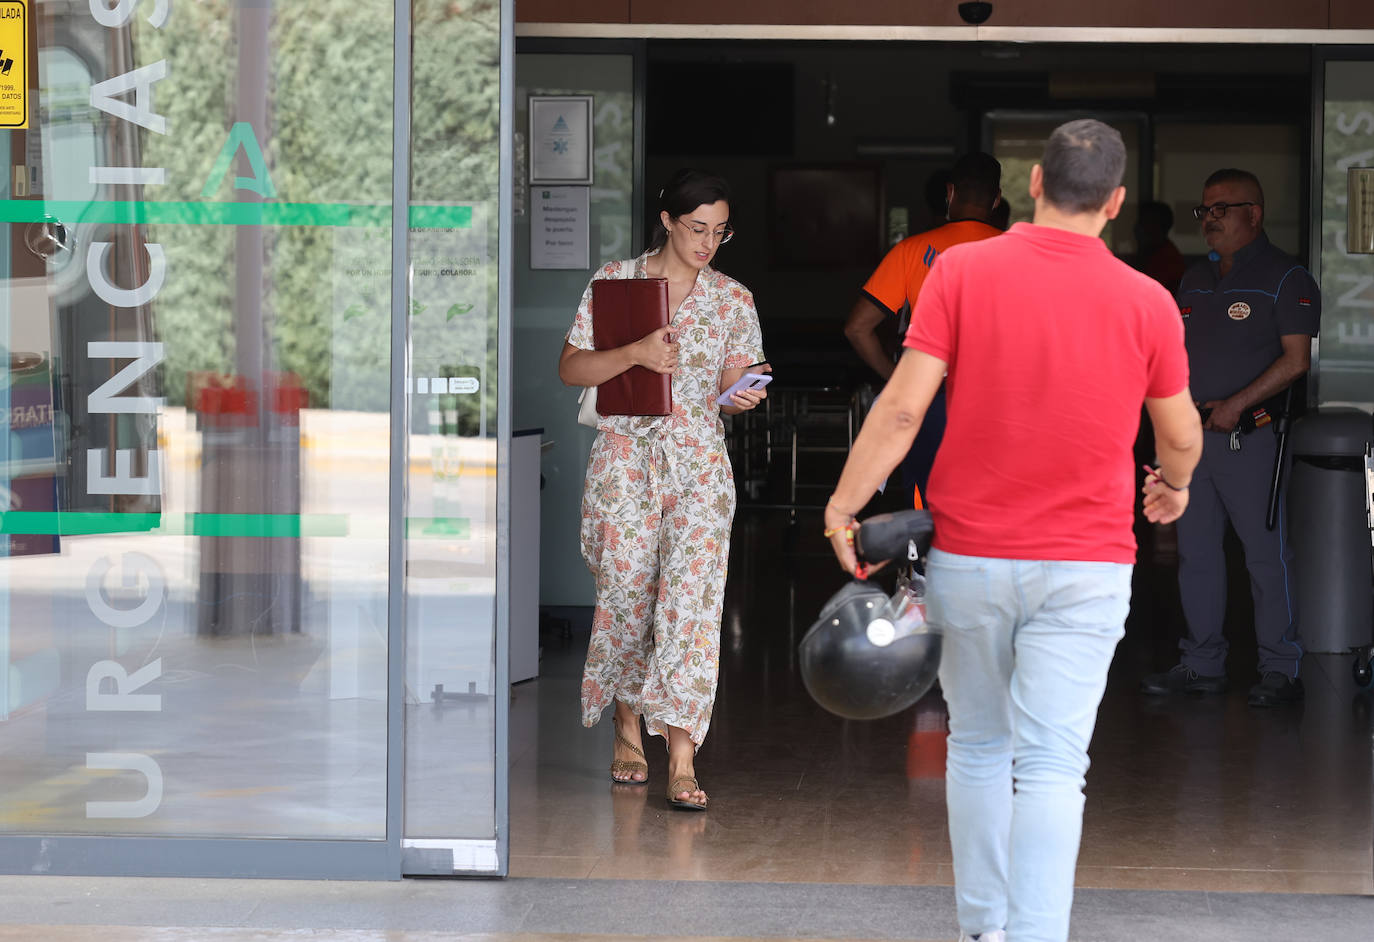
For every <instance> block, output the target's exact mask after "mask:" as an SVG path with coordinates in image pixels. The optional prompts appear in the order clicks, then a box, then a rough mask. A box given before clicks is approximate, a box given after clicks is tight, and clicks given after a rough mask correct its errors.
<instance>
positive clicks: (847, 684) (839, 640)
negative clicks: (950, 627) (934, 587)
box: [800, 511, 941, 720]
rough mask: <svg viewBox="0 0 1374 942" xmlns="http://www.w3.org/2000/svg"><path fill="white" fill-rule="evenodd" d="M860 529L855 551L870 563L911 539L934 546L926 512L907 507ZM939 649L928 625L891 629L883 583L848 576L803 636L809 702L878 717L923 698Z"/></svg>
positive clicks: (852, 715) (849, 715) (853, 716)
mask: <svg viewBox="0 0 1374 942" xmlns="http://www.w3.org/2000/svg"><path fill="white" fill-rule="evenodd" d="M870 526H871V527H872V528H871V529H870ZM865 531H868V532H867V533H865ZM859 534H860V535H861V538H860V540H859V546H858V549H859V551H860V553H861V557H862V558H865V559H867V561H869V562H877V561H879V560H880V559H885V558H891V557H892V556H895V555H898V554H899V553H900V552H901V551H903V550H904V549H905V548H906V547H907V546H908V543H909V542H910V543H914V544H916V545H917V548H918V550H919V551H920V552H922V553H924V550H925V548H926V547H929V545H930V537H931V526H930V518H929V514H928V513H927V512H926V511H904V512H902V513H901V514H892V515H884V516H883V517H882V518H873V520H871V521H869V522H866V523H865V524H864V525H863V526H862V527H861V528H860V529H859ZM864 535H867V536H868V537H869V539H868V540H867V541H865V540H863V539H862V536H864ZM879 537H882V539H881V540H879V539H878V538H879ZM908 537H909V539H908ZM865 544H866V546H867V549H868V550H869V552H867V553H864V552H863V550H864V549H865ZM940 649H941V635H940V632H939V631H937V630H935V629H933V628H931V626H930V625H928V624H922V625H920V626H919V627H918V628H917V629H916V630H915V631H912V632H910V633H906V632H904V631H903V630H902V629H901V627H900V626H894V624H893V613H892V604H891V601H890V600H889V599H888V596H887V595H886V594H885V593H884V591H883V589H882V587H881V586H879V585H876V584H875V583H872V582H861V581H859V580H857V579H856V580H851V581H850V582H849V583H847V584H846V585H845V586H844V587H843V588H841V589H840V591H838V592H836V593H835V594H834V595H832V596H831V597H830V600H829V601H828V602H826V603H825V606H824V607H823V608H822V609H821V615H820V617H819V618H818V619H816V622H815V624H813V625H812V626H811V627H810V629H808V630H807V632H806V635H805V636H804V637H803V638H802V641H801V647H800V654H801V674H802V682H803V683H804V684H805V685H806V690H807V692H808V693H810V694H811V697H812V699H814V700H815V701H816V702H817V703H819V704H820V705H821V706H822V707H824V708H825V709H826V710H828V711H830V712H831V713H834V714H835V715H836V716H840V717H843V718H845V719H849V720H875V719H880V718H881V717H884V716H891V715H892V714H894V713H900V712H901V711H902V710H905V709H906V708H907V707H909V706H911V705H912V704H913V703H915V702H916V701H917V700H919V699H921V697H923V696H925V694H926V692H927V691H928V690H930V688H931V685H932V684H934V683H935V675H936V673H937V671H938V670H939V667H940Z"/></svg>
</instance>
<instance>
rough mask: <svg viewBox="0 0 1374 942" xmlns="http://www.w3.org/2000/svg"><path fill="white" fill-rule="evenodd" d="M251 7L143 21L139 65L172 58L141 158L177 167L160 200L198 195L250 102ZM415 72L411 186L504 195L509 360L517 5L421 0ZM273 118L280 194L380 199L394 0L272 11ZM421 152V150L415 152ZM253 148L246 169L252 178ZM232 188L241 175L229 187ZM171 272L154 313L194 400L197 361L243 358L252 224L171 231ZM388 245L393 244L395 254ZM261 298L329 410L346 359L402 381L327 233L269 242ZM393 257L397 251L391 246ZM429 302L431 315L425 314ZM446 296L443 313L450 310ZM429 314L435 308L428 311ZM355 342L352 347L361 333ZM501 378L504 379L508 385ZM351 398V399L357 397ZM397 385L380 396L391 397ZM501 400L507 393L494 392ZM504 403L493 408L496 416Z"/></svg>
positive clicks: (296, 365)
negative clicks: (246, 240) (511, 88)
mask: <svg viewBox="0 0 1374 942" xmlns="http://www.w3.org/2000/svg"><path fill="white" fill-rule="evenodd" d="M238 17H239V4H238V3H235V2H230V0H201V2H198V3H195V4H178V5H176V6H175V7H174V9H173V13H172V15H171V17H169V19H168V21H167V23H166V25H165V26H164V27H163V28H162V29H160V30H159V29H153V28H152V27H151V26H149V25H148V24H147V23H145V22H143V21H142V19H141V18H140V17H135V18H134V19H133V21H132V23H133V24H134V26H133V30H134V50H135V58H136V62H137V64H145V63H149V62H154V61H157V60H159V59H165V60H166V61H167V73H168V78H167V79H166V80H164V81H163V82H160V83H159V84H158V86H157V89H156V91H157V99H156V105H157V111H158V112H159V113H161V114H164V115H165V116H166V117H167V119H168V133H167V134H165V135H158V134H145V135H144V136H143V137H144V140H143V148H144V153H143V156H142V160H141V162H142V163H143V164H144V165H145V166H158V167H165V168H166V170H167V183H166V184H165V185H163V186H159V187H156V188H150V189H149V190H148V192H147V193H146V194H145V198H148V199H158V200H196V199H199V198H200V188H201V187H202V186H203V185H204V183H205V180H206V178H207V176H208V175H209V173H210V170H211V166H212V164H213V162H214V160H215V158H216V156H217V155H218V154H219V152H220V150H221V149H222V148H223V146H224V142H225V140H226V136H227V134H228V132H229V128H230V127H231V126H232V125H233V124H234V122H235V121H237V120H241V119H242V117H243V114H244V112H248V113H251V111H252V104H251V103H245V107H244V108H243V109H240V108H239V107H238V106H237V104H236V101H235V96H236V95H237V78H236V76H237V74H238V69H239V67H240V62H239V52H238V48H237V41H236V32H237V26H236V23H237V22H238ZM414 20H415V23H414V45H413V49H414V64H413V81H412V99H413V101H412V112H413V118H412V129H413V131H412V133H413V143H412V153H411V154H410V155H409V156H410V160H411V172H412V198H413V199H414V200H415V201H417V202H431V203H458V202H480V201H489V205H490V207H491V211H490V212H488V213H487V214H486V215H485V217H483V218H484V219H485V220H486V224H487V226H488V228H489V229H490V232H489V234H488V239H487V242H488V245H489V247H490V251H489V253H488V257H489V258H490V259H491V262H490V264H488V265H487V266H486V275H487V280H488V299H487V303H486V310H487V312H488V314H489V317H488V320H489V322H490V331H491V341H490V342H489V343H488V344H487V349H488V351H489V356H490V359H491V362H490V363H489V364H488V370H489V375H494V372H492V371H494V369H495V342H494V338H495V329H496V323H495V322H496V318H495V312H496V284H497V278H496V274H497V273H496V265H495V255H496V252H495V246H496V235H495V234H496V226H497V213H496V211H495V209H496V199H497V191H498V185H497V183H498V166H497V159H498V153H497V140H498V131H499V114H500V97H499V77H500V76H499V64H500V42H499V38H500V31H499V25H500V7H499V4H498V3H496V2H495V0H474V2H465V3H463V4H461V5H460V4H457V3H454V2H451V0H415V4H414ZM265 56H266V60H267V62H268V69H269V72H270V74H269V77H268V92H267V94H268V103H267V119H266V127H265V128H258V129H257V133H258V136H259V140H260V143H261V144H262V148H263V153H264V156H265V158H266V161H267V166H268V168H269V171H270V173H271V177H272V180H273V182H274V183H275V184H276V188H277V198H278V199H279V200H281V201H283V202H295V203H380V204H388V203H389V202H390V200H391V186H392V100H391V99H392V4H391V3H390V2H389V0H349V2H347V3H345V2H343V0H319V2H316V3H309V4H279V5H275V6H273V7H272V9H271V13H270V21H269V25H268V41H267V49H266V53H265ZM403 159H404V158H403ZM245 163H246V162H244V161H243V160H242V158H241V157H240V158H239V159H237V160H236V161H235V165H234V167H233V168H232V169H231V171H230V172H231V174H232V175H235V176H237V175H243V176H247V175H249V173H248V170H247V167H246V165H245ZM221 193H222V194H227V193H228V184H225V186H224V187H222V188H221ZM155 238H156V239H157V240H158V241H160V242H161V243H162V244H163V245H164V247H165V250H166V253H167V262H168V278H167V282H166V285H165V286H164V288H163V290H162V291H161V292H160V294H159V296H158V299H157V301H156V302H155V305H154V308H155V311H154V317H155V319H156V324H157V331H158V334H159V337H160V339H162V340H163V341H164V343H165V344H166V370H167V376H168V383H167V395H168V398H169V400H170V401H173V402H177V403H179V402H180V401H181V399H182V397H183V395H184V391H185V382H184V377H185V375H186V373H187V372H189V371H192V370H216V371H223V372H231V371H233V370H234V362H235V358H234V343H235V341H234V298H233V292H234V282H235V268H236V265H237V264H238V262H237V261H236V258H235V234H234V231H233V230H232V229H230V228H227V227H226V228H218V227H212V226H200V227H195V228H186V227H165V228H161V229H159V231H158V232H156V233H155ZM388 251H389V250H388ZM263 256H264V264H263V269H262V277H261V284H262V308H263V318H264V322H265V327H264V332H265V336H266V338H267V339H268V340H269V342H270V351H271V352H270V354H269V362H268V364H267V366H268V368H269V369H275V370H282V371H290V372H293V373H296V374H298V375H299V376H300V377H301V378H302V380H303V382H304V384H305V386H306V388H307V389H308V391H309V396H310V401H311V403H312V404H319V405H327V404H329V403H330V402H331V390H332V388H333V386H334V384H335V383H336V382H340V381H342V382H345V383H346V382H347V381H348V380H347V378H346V377H335V376H333V375H332V370H333V369H334V368H335V367H336V366H338V367H347V368H349V369H350V370H352V369H357V370H359V371H361V372H360V375H364V374H365V375H368V376H371V375H375V374H376V373H377V371H380V375H381V376H383V377H385V375H386V370H387V364H388V362H389V350H388V348H387V341H386V338H387V336H388V335H389V332H388V330H387V329H386V327H385V325H384V324H383V323H378V324H377V325H376V326H377V329H376V330H366V331H359V330H350V331H347V332H345V333H343V334H339V333H337V327H338V324H337V323H336V320H337V321H338V322H339V323H342V322H349V321H366V320H367V318H368V317H371V316H375V315H373V314H372V313H371V312H372V311H373V310H374V308H372V307H370V306H369V305H367V304H364V303H361V302H358V303H355V302H354V301H353V300H351V299H350V300H349V301H348V304H349V306H348V307H347V308H346V309H345V310H343V311H342V312H340V313H338V314H336V311H335V304H336V299H335V290H334V285H333V283H332V281H333V277H334V271H335V257H334V238H333V235H332V233H331V232H330V230H328V229H323V228H306V227H302V228H295V229H279V230H268V231H266V232H265V233H264V239H263ZM373 261H374V262H375V263H376V265H378V266H379V267H383V268H389V267H390V257H389V255H387V256H386V257H385V258H375V259H373ZM423 307H424V305H420V306H419V309H423ZM442 309H443V308H441V310H442ZM414 313H418V310H417V311H415V312H414ZM350 344H351V345H352V346H349V345H350ZM487 386H488V388H489V389H491V390H494V389H495V384H494V383H488V384H487ZM350 398H352V397H350ZM386 400H387V397H386V395H385V391H384V390H383V392H382V395H381V396H380V397H379V398H377V399H376V402H377V403H379V407H381V408H385V402H386ZM489 404H490V406H491V408H492V409H493V410H494V406H495V399H494V398H492V399H491V400H490V403H489ZM489 414H494V411H493V412H491V413H489Z"/></svg>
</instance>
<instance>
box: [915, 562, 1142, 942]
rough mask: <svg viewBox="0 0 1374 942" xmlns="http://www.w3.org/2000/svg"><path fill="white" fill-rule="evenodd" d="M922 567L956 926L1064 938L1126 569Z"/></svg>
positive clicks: (1031, 940)
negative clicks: (943, 728)
mask: <svg viewBox="0 0 1374 942" xmlns="http://www.w3.org/2000/svg"><path fill="white" fill-rule="evenodd" d="M926 572H927V576H928V578H929V585H928V587H927V595H926V616H927V618H928V620H929V621H930V623H931V624H932V625H935V626H937V627H939V628H941V629H943V631H944V643H943V653H942V655H941V659H940V685H941V687H942V688H943V689H944V695H945V702H946V703H947V704H948V705H949V753H948V760H947V766H946V773H945V797H946V801H947V802H948V805H949V837H950V844H951V846H952V848H953V852H954V886H955V896H956V898H957V900H958V905H959V928H960V929H961V930H962V931H963V932H965V933H967V934H969V935H978V934H981V933H984V932H990V931H992V930H995V929H1006V932H1007V942H1064V940H1065V939H1067V938H1068V934H1069V910H1070V909H1071V908H1072V906H1073V882H1074V867H1075V865H1076V863H1077V860H1078V842H1079V837H1080V835H1081V834H1082V830H1083V786H1084V778H1083V776H1084V774H1085V773H1086V772H1087V770H1088V742H1089V740H1090V739H1092V733H1093V726H1094V724H1095V723H1096V721H1097V707H1098V704H1099V703H1100V702H1101V700H1102V691H1103V688H1104V687H1105V686H1106V683H1107V668H1108V666H1110V664H1111V661H1112V654H1113V652H1114V651H1115V650H1116V644H1117V642H1118V641H1119V640H1121V636H1122V634H1123V632H1124V628H1123V626H1124V625H1125V622H1126V612H1127V609H1128V608H1129V606H1130V597H1131V566H1129V565H1127V564H1122V563H1104V562H1044V561H1038V560H1020V559H990V558H983V557H976V556H960V555H957V554H954V553H944V552H941V551H939V550H933V551H932V552H931V554H930V562H929V565H928V567H927V570H926Z"/></svg>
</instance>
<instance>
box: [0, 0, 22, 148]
mask: <svg viewBox="0 0 1374 942" xmlns="http://www.w3.org/2000/svg"><path fill="white" fill-rule="evenodd" d="M25 12H26V10H25V9H24V3H23V0H0V128H10V129H15V128H26V127H28V126H29V79H28V75H29V70H28V66H27V65H26V64H25V62H26V59H27V57H26V56H25V55H24V52H25V46H26V44H27V43H28V38H29V29H28V23H27V21H26V19H25V16H24V14H25Z"/></svg>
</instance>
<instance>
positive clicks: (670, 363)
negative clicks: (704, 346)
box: [631, 327, 677, 373]
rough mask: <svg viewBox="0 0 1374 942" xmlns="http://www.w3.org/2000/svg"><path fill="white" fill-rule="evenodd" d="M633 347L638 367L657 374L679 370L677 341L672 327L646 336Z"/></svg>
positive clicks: (660, 329) (662, 328) (661, 328)
mask: <svg viewBox="0 0 1374 942" xmlns="http://www.w3.org/2000/svg"><path fill="white" fill-rule="evenodd" d="M631 346H632V347H633V348H634V350H633V353H634V361H635V363H636V364H637V365H639V366H642V367H644V368H645V369H647V370H653V371H654V372H655V373H671V372H673V370H675V369H677V340H676V339H674V337H673V329H672V328H671V327H660V328H659V329H658V330H656V331H654V332H653V333H651V334H645V335H644V336H643V337H641V338H639V339H638V340H636V341H635V342H634V343H633V344H631Z"/></svg>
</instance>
